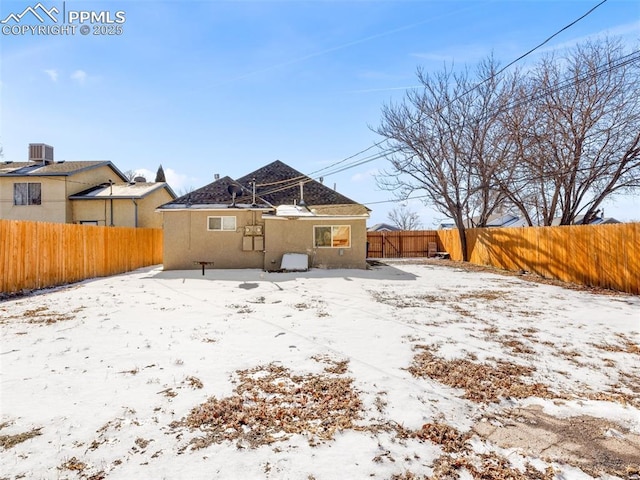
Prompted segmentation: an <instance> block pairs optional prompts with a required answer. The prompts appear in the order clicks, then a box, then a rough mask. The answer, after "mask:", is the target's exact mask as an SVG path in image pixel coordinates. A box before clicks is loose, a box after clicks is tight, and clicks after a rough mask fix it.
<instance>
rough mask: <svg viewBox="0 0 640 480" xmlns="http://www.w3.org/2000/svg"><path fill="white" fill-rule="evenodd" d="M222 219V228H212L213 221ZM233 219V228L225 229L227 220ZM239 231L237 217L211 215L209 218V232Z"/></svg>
mask: <svg viewBox="0 0 640 480" xmlns="http://www.w3.org/2000/svg"><path fill="white" fill-rule="evenodd" d="M212 218H219V219H220V228H211V219H212ZM229 218H232V219H233V228H225V221H224V220H225V219H229ZM237 230H238V219H237V218H236V216H235V215H209V216H207V231H208V232H235V231H237Z"/></svg>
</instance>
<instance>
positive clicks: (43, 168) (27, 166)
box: [0, 160, 127, 181]
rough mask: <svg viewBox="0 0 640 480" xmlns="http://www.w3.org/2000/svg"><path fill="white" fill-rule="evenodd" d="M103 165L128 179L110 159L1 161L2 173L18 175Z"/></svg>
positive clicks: (44, 174)
mask: <svg viewBox="0 0 640 480" xmlns="http://www.w3.org/2000/svg"><path fill="white" fill-rule="evenodd" d="M103 165H106V166H109V167H111V169H112V170H113V171H114V173H115V174H116V175H118V176H119V177H120V180H122V181H126V180H127V178H126V177H125V176H124V175H123V174H122V172H120V170H118V169H117V168H116V167H115V165H113V164H112V163H111V162H110V161H106V160H105V161H88V160H87V161H71V162H57V163H50V164H48V165H43V164H42V163H39V162H10V163H7V162H4V163H0V175H16V176H34V177H47V176H58V175H62V176H69V175H73V174H75V173H78V172H81V171H84V170H89V169H92V168H97V167H101V166H103Z"/></svg>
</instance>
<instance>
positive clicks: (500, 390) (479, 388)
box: [408, 345, 556, 402]
mask: <svg viewBox="0 0 640 480" xmlns="http://www.w3.org/2000/svg"><path fill="white" fill-rule="evenodd" d="M415 349H416V350H419V353H418V354H417V355H415V356H414V358H413V364H412V365H411V366H410V367H409V368H408V370H409V372H410V373H411V374H412V375H413V376H415V377H422V378H425V377H427V378H431V379H433V380H436V381H438V382H440V383H443V384H445V385H448V386H450V387H454V388H462V389H464V391H465V393H464V398H467V399H469V400H472V401H474V402H497V401H499V400H500V398H504V397H512V398H527V397H542V398H555V397H556V395H555V394H552V393H551V392H550V391H549V390H548V388H547V386H546V385H543V384H541V383H527V382H526V381H525V380H524V379H525V378H526V377H530V376H531V374H532V373H533V372H534V370H533V368H531V367H526V366H523V365H517V364H513V363H509V362H505V361H502V360H495V363H494V364H493V365H492V364H488V363H476V362H473V361H471V360H469V359H466V358H457V359H453V360H446V359H443V358H440V357H437V356H436V355H434V354H433V352H432V350H436V347H433V346H424V345H417V346H416V347H415Z"/></svg>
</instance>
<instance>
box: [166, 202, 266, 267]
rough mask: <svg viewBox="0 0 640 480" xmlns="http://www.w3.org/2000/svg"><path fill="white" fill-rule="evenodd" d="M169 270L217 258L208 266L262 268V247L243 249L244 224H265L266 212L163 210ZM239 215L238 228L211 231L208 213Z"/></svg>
mask: <svg viewBox="0 0 640 480" xmlns="http://www.w3.org/2000/svg"><path fill="white" fill-rule="evenodd" d="M162 215H163V230H164V245H163V252H164V253H163V264H164V269H165V270H190V269H200V268H201V266H200V265H199V264H197V263H195V262H201V261H203V262H204V261H206V262H213V265H209V266H207V268H225V269H227V268H229V269H231V268H262V266H263V264H264V253H263V252H262V250H243V241H244V237H245V235H244V227H245V226H246V225H253V224H263V223H264V222H263V221H262V213H261V212H259V211H247V210H240V209H223V210H179V211H175V212H173V211H168V210H165V211H163V212H162ZM211 216H214V217H224V216H235V217H236V229H235V230H234V231H210V230H208V229H207V221H208V220H207V219H208V217H211Z"/></svg>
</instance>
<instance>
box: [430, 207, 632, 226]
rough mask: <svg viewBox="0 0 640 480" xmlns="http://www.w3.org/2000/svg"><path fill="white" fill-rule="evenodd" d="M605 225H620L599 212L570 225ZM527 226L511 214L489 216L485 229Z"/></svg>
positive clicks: (556, 222)
mask: <svg viewBox="0 0 640 480" xmlns="http://www.w3.org/2000/svg"><path fill="white" fill-rule="evenodd" d="M561 220H562V219H561V218H554V219H553V222H551V226H554V227H556V226H559V225H560V222H561ZM476 221H477V217H474V218H473V219H472V220H471V221H469V220H467V221H466V222H465V227H466V228H475V227H474V226H473V225H475V222H476ZM607 223H620V222H619V221H618V220H616V219H615V218H611V217H606V218H605V217H604V216H603V215H602V214H601V211H600V210H596V212H595V213H594V215H593V216H592V217H591V218H590V219H587V220H586V221H585V218H584V215H578V216H577V217H576V218H575V219H574V220H573V223H572V225H603V224H607ZM527 226H529V225H528V224H527V221H526V220H525V219H524V218H520V217H519V216H517V215H514V214H512V213H506V214H496V215H491V216H490V217H489V221H488V222H487V227H502V228H508V227H527ZM438 228H439V229H447V228H455V223H453V221H450V220H448V221H446V222H443V223H441V224H440V225H439V226H438Z"/></svg>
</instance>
